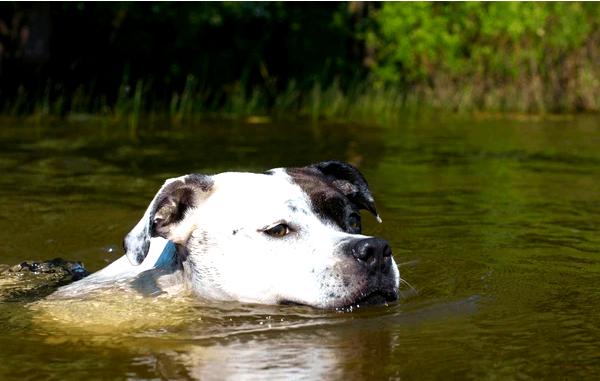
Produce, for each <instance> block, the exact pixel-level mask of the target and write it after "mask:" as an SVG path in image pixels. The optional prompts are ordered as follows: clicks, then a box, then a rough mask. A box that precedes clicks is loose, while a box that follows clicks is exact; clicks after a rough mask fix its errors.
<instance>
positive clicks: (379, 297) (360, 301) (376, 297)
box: [342, 289, 398, 308]
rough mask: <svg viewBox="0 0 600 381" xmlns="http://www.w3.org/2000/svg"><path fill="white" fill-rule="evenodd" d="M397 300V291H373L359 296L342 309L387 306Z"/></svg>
mask: <svg viewBox="0 0 600 381" xmlns="http://www.w3.org/2000/svg"><path fill="white" fill-rule="evenodd" d="M396 300H398V291H397V290H395V289H394V290H381V289H377V290H373V291H370V292H368V293H365V294H361V296H359V297H358V298H357V299H356V300H354V301H353V302H351V303H348V304H346V305H344V306H343V307H342V308H358V307H364V306H379V305H387V304H389V303H393V302H395V301H396Z"/></svg>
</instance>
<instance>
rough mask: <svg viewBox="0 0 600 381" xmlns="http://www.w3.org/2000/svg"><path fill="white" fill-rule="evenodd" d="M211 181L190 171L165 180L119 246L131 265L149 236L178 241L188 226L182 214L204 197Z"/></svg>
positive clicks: (138, 258) (146, 246)
mask: <svg viewBox="0 0 600 381" xmlns="http://www.w3.org/2000/svg"><path fill="white" fill-rule="evenodd" d="M212 184H213V181H212V179H211V178H210V177H209V176H205V175H199V174H191V175H186V176H181V177H176V178H173V179H168V180H167V181H165V183H164V185H163V186H162V187H161V188H160V189H159V190H158V192H157V193H156V195H155V196H154V198H153V199H152V202H150V205H148V209H146V212H145V213H144V216H143V217H142V219H141V220H140V221H139V222H138V223H137V225H135V227H134V228H133V229H132V230H131V231H130V232H129V233H128V234H127V235H126V236H125V239H124V240H123V248H124V249H125V254H126V255H127V258H128V259H129V261H130V262H131V263H132V264H133V265H139V264H140V263H142V262H143V261H144V258H146V255H148V250H149V249H150V238H151V237H163V238H166V239H169V240H172V241H173V242H175V243H176V244H177V243H181V241H183V240H184V239H186V237H185V236H186V234H188V233H189V229H186V226H185V224H184V223H183V220H184V217H185V213H186V212H187V211H188V210H189V209H190V208H192V207H195V206H197V205H199V203H200V202H202V200H204V199H205V198H206V197H208V195H209V193H210V190H211V188H212Z"/></svg>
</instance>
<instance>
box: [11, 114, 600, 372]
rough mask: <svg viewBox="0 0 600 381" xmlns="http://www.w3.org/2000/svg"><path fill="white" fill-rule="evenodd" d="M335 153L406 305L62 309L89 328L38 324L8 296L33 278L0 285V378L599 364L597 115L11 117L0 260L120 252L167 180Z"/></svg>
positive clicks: (94, 262) (100, 261)
mask: <svg viewBox="0 0 600 381" xmlns="http://www.w3.org/2000/svg"><path fill="white" fill-rule="evenodd" d="M327 159H339V160H346V161H350V162H352V163H355V164H357V165H358V166H359V167H360V169H361V171H363V173H364V174H365V176H366V178H367V179H368V181H369V183H370V185H371V188H372V191H373V193H374V195H375V199H376V202H377V205H378V209H379V211H380V214H381V216H382V218H383V221H384V223H383V224H381V225H378V224H376V223H375V222H374V221H373V220H372V218H370V216H368V215H367V214H365V215H363V221H364V225H365V227H364V232H365V234H369V235H377V236H381V237H384V238H386V239H387V240H388V241H389V242H390V244H391V246H392V248H393V250H394V256H395V258H396V261H397V263H398V264H399V268H400V272H401V275H402V277H403V278H404V279H405V280H407V281H408V282H409V283H410V284H411V285H412V286H413V287H414V289H411V288H410V287H408V286H403V287H402V290H401V295H402V297H401V299H400V301H399V302H398V303H396V304H393V305H390V306H387V307H375V308H361V309H358V310H354V311H353V312H335V311H319V310H313V309H310V308H307V307H296V306H254V305H243V304H237V303H222V304H221V303H215V304H211V305H203V304H202V303H195V302H194V301H189V303H188V305H186V307H185V308H184V307H181V306H180V305H179V306H177V307H176V308H175V307H173V308H172V309H171V308H167V309H165V308H164V307H165V306H164V305H162V306H161V308H160V309H159V308H158V306H157V309H156V311H158V312H157V313H156V316H154V315H150V316H149V317H150V319H153V320H155V322H156V324H139V325H136V324H117V323H114V321H115V316H117V319H118V316H120V315H115V313H114V311H111V306H110V303H109V304H107V305H102V307H101V308H99V309H98V308H97V309H96V310H94V312H93V313H91V312H90V310H89V308H91V307H89V305H88V304H85V303H81V304H77V303H76V302H74V303H72V304H70V305H69V306H65V307H64V308H65V309H68V310H69V311H70V313H71V316H75V319H76V320H77V319H78V318H79V317H80V321H77V323H80V324H74V323H65V322H64V321H63V322H61V321H56V320H61V319H60V318H59V319H56V318H55V319H54V321H53V322H52V324H49V322H48V321H45V322H44V323H43V324H42V322H41V321H40V318H39V316H37V315H36V314H37V313H38V312H36V310H35V309H31V308H30V303H31V302H33V301H34V299H35V297H33V296H32V295H31V294H27V293H25V294H23V296H21V297H19V296H18V295H19V294H17V296H16V297H15V295H14V291H15V290H17V289H18V288H19V287H22V285H20V283H19V282H21V283H22V284H25V283H27V282H30V280H20V279H8V280H7V279H3V281H4V283H2V282H0V327H2V329H1V330H0V379H57V380H70V379H73V380H81V379H233V380H238V379H264V378H270V379H318V380H321V379H349V380H352V379H403V380H424V379H443V380H445V379H478V380H479V379H485V380H487V379H494V380H496V379H499V380H508V379H594V378H598V377H600V118H597V117H577V118H575V117H573V118H563V119H560V120H550V121H548V120H546V121H538V120H522V121H514V120H489V119H484V120H475V119H459V118H456V119H451V120H445V119H442V118H439V119H438V118H428V119H427V120H424V119H422V120H407V121H406V122H402V123H399V124H398V125H394V126H386V127H377V126H368V125H353V124H326V125H322V124H320V125H315V124H311V123H280V124H275V123H269V124H244V123H234V122H227V121H223V122H218V121H212V122H204V123H197V124H195V125H192V126H180V127H164V128H162V127H161V128H154V129H152V128H141V127H140V128H138V130H137V132H135V133H133V132H132V131H130V130H128V129H127V128H118V127H114V126H106V125H96V124H94V123H62V124H57V125H51V126H45V127H39V126H29V125H27V124H26V123H18V122H3V125H2V127H0V171H1V173H2V175H1V176H0V199H1V200H2V203H1V208H0V263H1V264H5V265H13V264H16V263H19V262H21V261H24V260H43V259H51V258H54V257H63V258H67V259H70V260H78V261H82V262H84V263H85V265H86V267H87V268H88V269H89V270H91V271H95V270H98V269H100V268H102V267H103V266H105V265H106V264H108V263H110V262H111V261H113V260H115V259H117V258H118V257H119V256H121V255H122V250H121V241H122V239H123V236H124V234H125V233H126V232H127V231H128V230H129V229H130V228H131V227H132V226H133V225H134V224H135V223H136V222H137V221H138V220H139V218H140V217H141V214H142V213H143V211H144V209H145V208H146V206H147V204H148V202H149V201H150V200H151V198H152V196H153V195H154V192H155V191H156V190H157V188H158V187H159V186H160V184H161V183H162V181H163V180H164V178H167V177H172V176H177V175H181V174H185V173H190V172H204V173H216V172H221V171H225V170H248V171H264V170H266V169H269V168H272V167H281V166H302V165H305V164H309V163H312V162H317V161H321V160H327ZM0 280H2V279H0ZM10 282H12V283H10ZM3 284H4V285H3ZM2 287H4V288H5V290H8V291H5V292H4V294H3V293H2V291H1V289H2ZM2 295H4V298H3V299H2ZM137 303H143V305H144V308H148V306H152V303H154V301H152V300H145V299H143V300H141V301H138V302H137ZM127 306H128V305H126V307H125V308H124V307H123V305H120V306H116V305H115V306H114V308H115V310H117V309H118V310H119V311H120V313H123V310H124V309H125V310H126V308H127ZM130 306H131V307H128V308H131V309H133V308H138V307H136V304H131V305H130ZM137 306H140V305H139V304H138V305H137ZM96 307H97V306H96ZM132 312H134V311H132ZM126 313H127V312H126ZM104 314H106V316H104ZM90 315H94V316H93V317H94V318H95V319H97V320H100V321H106V322H107V324H106V325H107V326H108V329H107V327H104V328H103V329H95V328H94V327H92V326H91V325H89V324H88V321H90V318H91V317H90ZM109 317H110V318H109ZM146 317H148V316H146ZM75 325H78V326H79V327H75ZM81 326H83V328H84V329H81V328H82V327H81ZM113 326H114V327H113ZM86 327H87V328H89V329H85V328H86Z"/></svg>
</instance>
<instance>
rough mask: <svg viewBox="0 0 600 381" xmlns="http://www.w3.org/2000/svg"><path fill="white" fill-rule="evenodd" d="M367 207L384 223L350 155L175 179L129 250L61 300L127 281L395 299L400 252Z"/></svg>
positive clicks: (266, 300) (225, 295)
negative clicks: (364, 214) (375, 233)
mask: <svg viewBox="0 0 600 381" xmlns="http://www.w3.org/2000/svg"><path fill="white" fill-rule="evenodd" d="M360 210H367V211H368V212H370V213H372V214H373V215H374V216H375V218H376V219H377V221H378V222H381V219H380V218H379V215H378V213H377V210H376V208H375V202H374V199H373V196H372V195H371V192H370V190H369V187H368V184H367V181H366V180H365V178H364V177H363V175H362V174H361V173H360V172H359V171H358V169H356V168H355V167H354V166H352V165H350V164H348V163H345V162H340V161H326V162H321V163H318V164H313V165H309V166H306V167H301V168H276V169H271V170H269V171H267V172H265V173H261V174H258V173H241V172H225V173H220V174H216V175H202V174H189V175H185V176H181V177H177V178H172V179H169V180H167V181H166V182H165V183H164V185H163V186H162V187H161V188H160V189H159V190H158V192H157V193H156V195H155V196H154V198H153V199H152V201H151V202H150V204H149V206H148V208H147V209H146V211H145V213H144V215H143V217H142V218H141V220H140V221H139V222H138V223H137V225H135V227H134V228H133V229H132V230H131V231H130V232H129V233H128V234H127V235H126V237H125V239H124V242H123V246H124V250H125V255H124V256H122V257H121V258H119V259H118V260H116V261H115V262H113V263H112V264H110V265H109V266H108V267H106V268H104V269H102V270H100V271H98V272H96V273H95V274H92V275H90V276H88V277H87V278H84V279H82V280H80V281H77V282H75V283H72V284H70V285H68V286H63V287H62V288H60V289H58V290H57V291H56V292H55V293H54V294H53V295H51V297H53V298H72V297H81V296H82V295H86V294H90V293H92V292H94V291H99V290H100V291H102V290H105V289H107V288H108V287H111V286H113V287H114V286H115V285H117V286H118V287H119V288H121V289H133V290H136V291H138V292H141V293H143V294H150V295H159V294H165V293H166V294H170V295H173V294H178V293H183V292H190V293H192V294H193V295H195V296H197V297H199V298H201V299H206V300H215V301H217V300H218V301H239V302H243V303H258V304H297V305H307V306H312V307H316V308H323V309H333V308H346V307H351V306H355V305H365V304H383V303H388V302H393V301H395V300H397V298H398V288H399V282H400V273H399V271H398V267H397V265H396V263H395V261H394V258H393V256H392V250H391V248H390V246H389V244H388V243H387V242H386V241H385V240H383V239H381V238H375V237H370V236H366V235H362V234H361V233H362V228H361V216H360V213H359V211H360Z"/></svg>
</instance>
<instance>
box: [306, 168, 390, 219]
mask: <svg viewBox="0 0 600 381" xmlns="http://www.w3.org/2000/svg"><path fill="white" fill-rule="evenodd" d="M310 167H311V168H315V169H316V170H318V171H319V172H321V173H322V174H323V175H324V176H325V178H326V179H327V181H328V182H329V183H330V184H331V185H332V186H333V187H334V188H336V189H337V190H339V191H340V192H342V193H343V194H344V195H345V196H346V197H348V199H349V200H350V201H351V202H352V203H354V205H356V207H358V208H359V209H365V210H368V211H369V212H371V213H372V214H373V215H374V216H375V218H376V219H377V222H381V218H380V217H379V214H378V213H377V209H376V208H375V200H374V199H373V196H372V195H371V191H370V190H369V184H367V180H365V177H364V176H363V175H362V174H361V173H360V172H359V170H358V169H356V167H354V166H353V165H351V164H348V163H345V162H343V161H336V160H331V161H323V162H321V163H317V164H313V165H311V166H310Z"/></svg>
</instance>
